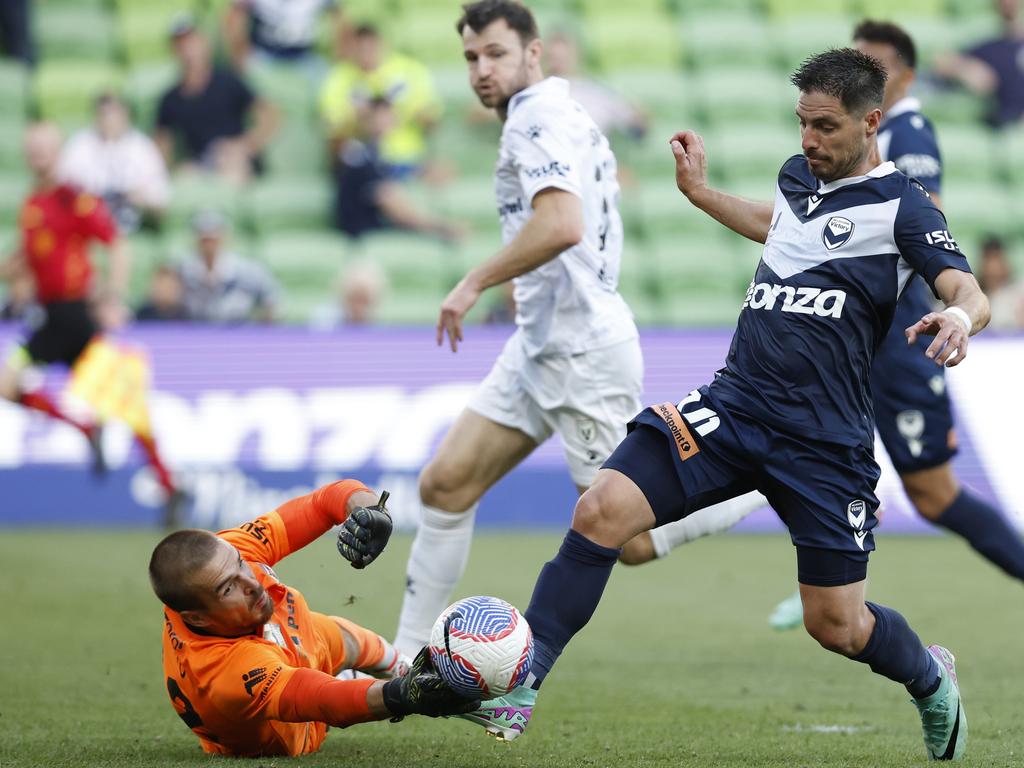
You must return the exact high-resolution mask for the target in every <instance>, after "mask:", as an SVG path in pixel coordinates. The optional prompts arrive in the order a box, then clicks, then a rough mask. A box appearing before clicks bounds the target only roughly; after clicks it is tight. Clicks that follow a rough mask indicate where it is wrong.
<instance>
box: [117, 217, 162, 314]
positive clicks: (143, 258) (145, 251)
mask: <svg viewBox="0 0 1024 768" xmlns="http://www.w3.org/2000/svg"><path fill="white" fill-rule="evenodd" d="M127 244H128V249H129V252H130V253H131V259H132V271H131V280H130V283H129V286H128V300H129V303H130V304H132V305H133V306H134V305H136V304H138V303H140V302H141V301H142V300H143V299H144V298H145V296H146V291H147V290H148V288H149V281H150V279H151V278H152V276H153V272H154V271H155V270H156V268H157V267H158V266H159V265H160V264H162V263H164V262H166V261H167V260H168V253H167V244H166V243H165V241H164V240H163V238H161V237H159V236H157V235H153V234H150V233H136V234H133V235H130V236H129V237H128V238H127Z"/></svg>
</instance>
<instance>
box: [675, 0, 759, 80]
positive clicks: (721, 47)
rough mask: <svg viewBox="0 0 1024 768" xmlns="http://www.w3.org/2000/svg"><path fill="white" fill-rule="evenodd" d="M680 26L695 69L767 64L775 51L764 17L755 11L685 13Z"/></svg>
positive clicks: (689, 58) (688, 55) (691, 63)
mask: <svg viewBox="0 0 1024 768" xmlns="http://www.w3.org/2000/svg"><path fill="white" fill-rule="evenodd" d="M680 26H681V30H682V36H683V40H684V43H685V48H686V53H687V57H688V60H689V63H690V66H691V67H693V68H695V69H704V68H710V67H718V66H723V65H724V66H730V67H735V66H741V65H747V66H767V65H768V64H769V63H771V61H772V59H773V57H774V54H775V46H774V43H773V41H772V39H771V38H770V37H769V36H768V34H767V33H766V31H765V24H764V21H763V19H760V18H758V17H757V16H756V15H754V14H738V13H736V12H729V11H722V10H714V11H710V12H708V13H705V14H696V13H694V14H689V15H687V16H685V17H683V20H682V22H681V25H680Z"/></svg>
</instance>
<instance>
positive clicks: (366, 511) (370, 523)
mask: <svg viewBox="0 0 1024 768" xmlns="http://www.w3.org/2000/svg"><path fill="white" fill-rule="evenodd" d="M388 495H389V494H388V492H387V491H381V494H380V501H378V502H377V503H376V504H374V505H373V506H372V507H359V508H358V509H355V510H353V512H352V514H350V515H349V516H348V517H347V518H345V522H344V523H342V525H341V530H340V531H339V532H338V551H339V552H340V553H341V556H342V557H344V558H345V559H346V560H348V561H349V562H350V563H352V567H353V568H365V567H366V566H368V565H369V564H370V563H372V562H373V561H374V560H376V559H377V556H378V555H379V554H380V553H381V552H383V551H384V547H385V546H387V543H388V539H389V538H391V528H392V524H391V515H389V514H388V511H387V509H385V507H384V504H385V503H386V502H387V500H388Z"/></svg>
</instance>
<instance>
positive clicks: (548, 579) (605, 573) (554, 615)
mask: <svg viewBox="0 0 1024 768" xmlns="http://www.w3.org/2000/svg"><path fill="white" fill-rule="evenodd" d="M704 396H705V397H708V396H707V394H706V392H705V393H704ZM694 397H695V399H694V402H698V404H699V405H700V407H701V408H702V410H703V411H704V412H706V413H710V414H711V415H712V416H714V417H715V418H714V422H715V424H714V426H712V427H710V428H708V429H705V431H704V433H703V435H702V436H703V439H702V440H701V441H700V443H698V441H697V439H696V438H695V437H694V434H693V433H692V432H691V431H690V429H689V427H688V425H687V421H686V420H684V416H683V415H680V412H679V411H678V410H677V409H676V407H675V406H674V405H672V404H671V403H663V404H661V405H658V406H654V407H653V408H649V409H647V410H645V411H643V412H641V413H640V414H639V415H638V416H637V417H636V419H635V421H634V423H633V426H634V428H633V429H632V430H631V431H630V433H629V434H628V435H627V436H626V438H625V439H624V440H623V441H622V442H621V443H620V444H619V446H618V447H617V448H616V449H615V451H614V452H613V453H612V455H611V457H609V459H608V461H607V462H605V465H604V467H603V468H602V469H601V470H600V471H599V472H598V474H597V478H596V479H595V481H594V483H593V485H591V487H590V488H588V489H587V491H586V492H585V493H584V494H583V495H582V496H581V497H580V499H579V501H578V502H577V503H576V509H575V512H574V514H573V520H572V527H571V528H570V529H569V532H568V533H567V534H566V536H565V538H564V540H563V541H562V545H561V547H560V548H559V550H558V553H557V554H556V555H555V557H554V558H553V559H552V560H550V561H549V562H548V563H546V564H545V565H544V567H543V568H542V569H541V572H540V575H539V576H538V578H537V582H536V585H535V586H534V590H533V596H532V597H531V599H530V604H529V606H528V607H527V609H526V614H525V615H526V620H527V621H528V622H529V624H530V627H531V629H532V630H533V637H534V660H533V667H532V671H531V673H530V675H529V676H528V678H527V681H526V684H524V685H523V686H520V687H519V688H516V689H514V690H513V691H511V692H510V693H509V694H507V695H506V696H503V697H499V698H497V699H493V700H491V701H485V702H483V704H482V705H481V707H480V709H478V710H476V711H474V712H472V713H470V714H468V715H463V717H465V718H466V719H469V720H472V721H473V722H476V723H478V724H480V725H483V726H484V727H485V728H486V729H487V730H488V731H489V732H490V733H492V734H495V735H496V736H498V737H499V738H503V739H514V738H516V737H517V736H518V735H519V734H520V733H522V731H523V729H524V728H525V726H526V724H527V723H528V721H529V719H530V717H531V715H532V712H533V706H534V703H535V701H536V697H537V691H538V690H539V688H540V686H541V684H542V683H543V681H544V680H545V678H546V677H547V675H548V673H549V672H550V671H551V669H552V667H553V666H554V664H555V662H556V660H557V659H558V657H559V656H560V655H561V653H562V650H563V649H564V648H565V646H566V644H567V643H568V642H569V640H570V639H571V638H572V637H573V636H574V635H575V634H576V633H577V632H579V631H580V630H581V629H583V627H584V626H586V624H587V622H589V620H590V617H591V616H592V615H593V613H594V610H595V609H596V608H597V605H598V603H599V602H600V600H601V596H602V594H603V593H604V588H605V585H606V584H607V582H608V577H609V576H610V575H611V571H612V567H613V566H614V565H615V563H616V562H617V561H618V557H619V554H620V552H621V550H620V548H621V547H622V545H623V544H625V543H626V542H627V541H629V540H630V539H632V538H633V537H634V536H636V535H637V534H638V533H640V532H641V531H644V530H648V529H650V528H651V527H653V526H654V525H657V524H664V523H667V522H670V521H672V520H678V519H680V518H681V517H683V516H685V515H686V514H688V513H690V512H691V511H692V510H693V509H695V508H699V507H706V506H711V505H712V504H715V503H718V502H719V501H722V500H724V499H727V498H732V497H735V496H738V495H740V494H742V493H746V492H748V491H749V490H750V485H749V480H747V479H746V478H747V477H748V476H749V474H750V473H749V472H747V471H745V467H744V465H743V463H742V462H743V454H742V452H741V451H742V446H743V441H742V440H740V439H739V436H738V435H737V433H736V428H735V424H734V422H733V420H732V418H731V417H730V416H729V414H727V413H725V412H724V411H722V412H721V418H719V417H718V415H716V414H715V413H714V412H713V410H712V409H711V408H708V407H706V406H705V405H704V404H703V401H698V400H697V399H696V398H698V397H700V393H694ZM688 399H689V398H688ZM708 402H710V403H711V405H712V407H714V403H713V402H711V398H710V397H709V398H708ZM715 430H717V431H715ZM712 432H714V437H715V438H716V439H714V440H710V441H709V439H708V438H709V436H710V435H711V433H712ZM753 439H754V440H756V439H757V436H756V435H755V436H754V437H753Z"/></svg>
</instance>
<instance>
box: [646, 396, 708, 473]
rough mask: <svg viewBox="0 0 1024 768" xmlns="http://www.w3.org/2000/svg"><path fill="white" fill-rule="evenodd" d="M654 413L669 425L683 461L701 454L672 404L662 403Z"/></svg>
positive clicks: (656, 407)
mask: <svg viewBox="0 0 1024 768" xmlns="http://www.w3.org/2000/svg"><path fill="white" fill-rule="evenodd" d="M654 412H655V413H656V414H658V416H659V417H660V418H661V420H662V421H664V422H665V424H667V425H668V431H669V434H671V435H672V439H673V440H674V441H675V444H676V451H678V452H679V458H680V459H681V460H683V461H686V460H687V459H689V458H691V457H693V456H696V455H697V454H698V453H700V448H698V447H697V443H696V441H695V440H694V439H693V435H691V434H690V430H689V428H688V427H687V426H686V423H685V422H684V421H683V417H682V416H680V415H679V411H678V410H677V409H676V407H675V405H673V404H672V403H660V404H658V405H656V406H654Z"/></svg>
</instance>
